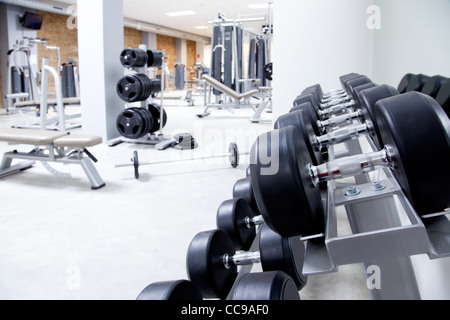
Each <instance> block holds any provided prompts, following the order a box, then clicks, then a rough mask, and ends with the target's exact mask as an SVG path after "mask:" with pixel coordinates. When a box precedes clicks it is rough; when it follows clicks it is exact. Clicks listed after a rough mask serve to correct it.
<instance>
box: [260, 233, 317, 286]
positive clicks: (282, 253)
mask: <svg viewBox="0 0 450 320" xmlns="http://www.w3.org/2000/svg"><path fill="white" fill-rule="evenodd" d="M259 247H260V253H261V263H262V267H263V270H264V271H283V272H285V273H286V274H288V275H289V276H290V277H291V278H292V280H294V282H295V284H296V286H297V289H298V290H302V289H303V288H304V287H305V285H306V283H307V281H308V278H307V277H306V276H304V275H303V263H304V258H305V245H304V244H303V241H301V240H300V238H299V237H293V238H285V237H282V236H280V235H279V234H278V233H276V232H274V231H272V229H270V228H269V227H268V226H266V225H263V226H262V227H261V239H260V242H259Z"/></svg>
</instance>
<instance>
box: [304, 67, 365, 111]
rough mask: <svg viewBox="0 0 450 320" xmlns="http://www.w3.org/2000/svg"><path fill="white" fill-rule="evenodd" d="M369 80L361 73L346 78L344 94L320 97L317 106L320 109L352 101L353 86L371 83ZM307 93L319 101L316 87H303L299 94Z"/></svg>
mask: <svg viewBox="0 0 450 320" xmlns="http://www.w3.org/2000/svg"><path fill="white" fill-rule="evenodd" d="M371 82H372V81H371V80H370V79H369V78H368V77H366V76H362V75H359V76H355V77H352V78H347V80H345V82H344V83H345V85H346V89H345V90H346V94H345V95H343V96H341V97H335V98H330V99H327V100H323V99H322V103H319V108H320V109H321V110H325V109H330V108H332V107H334V106H336V105H340V104H345V103H351V102H353V100H352V99H353V98H354V96H355V93H354V92H353V90H354V88H356V87H358V86H361V85H363V84H367V83H371ZM309 93H313V94H314V95H315V96H316V98H317V100H318V101H319V102H320V101H321V96H320V90H318V89H317V87H315V88H312V89H311V88H310V89H305V90H304V91H303V92H302V94H301V95H305V94H309ZM301 95H300V96H301ZM296 100H297V99H296Z"/></svg>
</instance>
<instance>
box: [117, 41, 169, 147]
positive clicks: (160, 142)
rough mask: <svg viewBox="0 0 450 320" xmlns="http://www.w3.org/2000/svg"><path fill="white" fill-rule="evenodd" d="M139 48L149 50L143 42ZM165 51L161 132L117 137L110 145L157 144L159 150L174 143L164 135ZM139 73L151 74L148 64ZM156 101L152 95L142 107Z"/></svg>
mask: <svg viewBox="0 0 450 320" xmlns="http://www.w3.org/2000/svg"><path fill="white" fill-rule="evenodd" d="M139 49H141V50H144V51H147V49H148V48H147V46H146V45H144V44H141V45H140V46H139ZM162 52H163V57H162V66H161V103H160V106H161V126H160V130H159V132H158V133H157V134H156V133H155V134H148V135H146V136H145V137H144V138H140V139H128V138H125V137H119V138H117V139H114V141H112V142H110V143H109V145H110V146H116V145H118V144H120V143H134V144H147V145H155V146H156V149H158V150H164V149H165V148H166V144H168V143H169V144H170V143H173V140H172V139H168V138H166V137H165V136H164V133H163V131H164V126H163V125H162V124H163V123H164V121H165V120H167V119H164V91H165V90H166V76H167V75H166V69H167V68H166V52H165V50H163V51H162ZM137 72H138V73H142V74H145V75H146V76H149V72H148V65H147V64H146V65H145V66H143V67H141V68H137ZM150 103H154V101H153V98H152V97H151V96H150V97H149V98H148V99H147V100H145V101H141V108H147V106H148V104H150Z"/></svg>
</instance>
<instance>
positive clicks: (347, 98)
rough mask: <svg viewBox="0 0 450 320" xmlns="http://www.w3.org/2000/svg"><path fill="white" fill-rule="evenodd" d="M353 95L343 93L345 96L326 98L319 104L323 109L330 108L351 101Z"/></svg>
mask: <svg viewBox="0 0 450 320" xmlns="http://www.w3.org/2000/svg"><path fill="white" fill-rule="evenodd" d="M351 100H352V97H350V96H348V95H343V96H339V97H334V98H330V99H324V100H322V101H321V103H320V104H319V107H320V108H321V109H328V108H330V107H332V106H335V105H338V104H341V103H345V102H348V101H351Z"/></svg>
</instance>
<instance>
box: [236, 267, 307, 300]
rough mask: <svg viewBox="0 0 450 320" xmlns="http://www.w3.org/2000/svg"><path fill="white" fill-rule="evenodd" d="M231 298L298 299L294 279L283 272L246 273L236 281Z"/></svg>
mask: <svg viewBox="0 0 450 320" xmlns="http://www.w3.org/2000/svg"><path fill="white" fill-rule="evenodd" d="M231 300H241V301H242V300H243V301H271V300H274V301H277V300H300V295H299V293H298V290H297V288H296V286H295V283H294V281H293V280H292V279H291V278H290V277H289V276H288V275H287V274H285V273H284V272H281V271H273V272H264V273H247V274H245V275H244V276H242V277H241V278H239V280H238V281H237V282H236V287H235V288H234V289H233V293H232V296H231Z"/></svg>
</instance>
